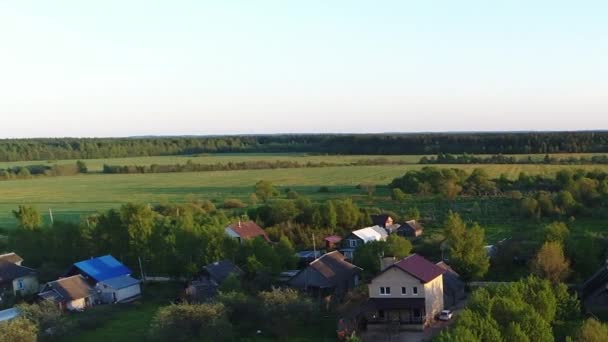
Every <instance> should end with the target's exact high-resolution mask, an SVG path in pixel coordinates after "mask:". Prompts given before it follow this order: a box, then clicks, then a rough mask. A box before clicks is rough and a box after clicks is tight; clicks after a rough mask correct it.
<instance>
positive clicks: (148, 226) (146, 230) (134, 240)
mask: <svg viewBox="0 0 608 342" xmlns="http://www.w3.org/2000/svg"><path fill="white" fill-rule="evenodd" d="M155 216H156V214H155V213H154V212H153V211H152V209H150V207H149V206H147V205H144V204H135V203H127V204H125V205H123V206H122V207H121V208H120V218H121V220H122V223H123V224H124V227H125V228H126V230H127V232H128V234H129V245H130V249H131V253H132V255H133V256H134V257H137V256H142V255H148V252H149V249H148V248H149V242H150V238H151V236H152V230H153V228H154V218H155Z"/></svg>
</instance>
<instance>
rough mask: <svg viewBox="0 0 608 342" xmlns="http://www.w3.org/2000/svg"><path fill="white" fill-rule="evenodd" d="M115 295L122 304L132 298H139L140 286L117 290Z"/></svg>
mask: <svg viewBox="0 0 608 342" xmlns="http://www.w3.org/2000/svg"><path fill="white" fill-rule="evenodd" d="M114 293H115V294H116V301H117V302H120V301H122V300H125V299H128V298H131V297H135V296H139V295H140V294H141V289H140V287H139V284H135V285H133V286H129V287H125V288H124V289H120V290H117V291H116V292H114Z"/></svg>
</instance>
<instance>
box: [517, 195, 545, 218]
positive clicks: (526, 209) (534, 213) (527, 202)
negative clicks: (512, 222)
mask: <svg viewBox="0 0 608 342" xmlns="http://www.w3.org/2000/svg"><path fill="white" fill-rule="evenodd" d="M521 213H522V214H523V215H524V216H526V217H530V218H535V217H539V215H540V211H539V206H538V201H537V200H535V199H534V198H530V197H524V198H523V199H522V200H521Z"/></svg>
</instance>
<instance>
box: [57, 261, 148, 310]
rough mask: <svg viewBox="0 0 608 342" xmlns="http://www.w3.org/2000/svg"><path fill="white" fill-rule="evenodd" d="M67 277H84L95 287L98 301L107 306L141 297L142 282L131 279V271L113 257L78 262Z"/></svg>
mask: <svg viewBox="0 0 608 342" xmlns="http://www.w3.org/2000/svg"><path fill="white" fill-rule="evenodd" d="M67 275H68V276H71V275H81V276H83V278H84V279H85V280H86V281H87V282H88V283H89V285H91V286H93V287H95V290H96V291H97V293H98V295H99V296H97V298H96V299H97V300H99V301H100V302H102V303H105V304H112V303H122V302H128V301H132V300H134V299H136V298H139V297H140V296H141V286H140V283H141V281H139V280H137V279H135V278H133V277H131V270H130V269H129V268H128V267H127V266H125V265H123V264H122V263H121V262H120V261H118V260H116V259H115V258H114V257H113V256H111V255H104V256H101V257H97V258H91V259H89V260H84V261H80V262H77V263H75V264H74V265H72V268H71V269H70V270H69V271H68V273H67Z"/></svg>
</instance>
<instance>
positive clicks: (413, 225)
mask: <svg viewBox="0 0 608 342" xmlns="http://www.w3.org/2000/svg"><path fill="white" fill-rule="evenodd" d="M405 225H406V226H409V227H410V228H412V229H413V230H415V231H418V230H424V228H423V227H422V226H421V225H420V223H418V222H416V220H409V221H406V222H405Z"/></svg>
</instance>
